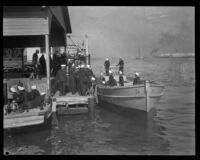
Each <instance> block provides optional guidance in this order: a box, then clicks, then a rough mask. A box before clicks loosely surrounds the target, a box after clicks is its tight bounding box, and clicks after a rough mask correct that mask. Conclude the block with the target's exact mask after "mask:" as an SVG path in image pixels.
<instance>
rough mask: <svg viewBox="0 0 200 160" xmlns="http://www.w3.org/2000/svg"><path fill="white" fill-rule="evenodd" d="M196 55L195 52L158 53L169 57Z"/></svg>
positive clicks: (162, 56) (163, 56)
mask: <svg viewBox="0 0 200 160" xmlns="http://www.w3.org/2000/svg"><path fill="white" fill-rule="evenodd" d="M194 56H195V54H194V53H162V54H160V55H158V57H161V58H169V57H174V58H178V57H180V58H181V57H194Z"/></svg>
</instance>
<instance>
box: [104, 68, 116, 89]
mask: <svg viewBox="0 0 200 160" xmlns="http://www.w3.org/2000/svg"><path fill="white" fill-rule="evenodd" d="M109 74H110V75H109V80H108V81H107V82H106V85H107V86H111V87H112V86H117V81H116V80H115V79H114V76H113V72H112V71H111V70H110V71H109Z"/></svg>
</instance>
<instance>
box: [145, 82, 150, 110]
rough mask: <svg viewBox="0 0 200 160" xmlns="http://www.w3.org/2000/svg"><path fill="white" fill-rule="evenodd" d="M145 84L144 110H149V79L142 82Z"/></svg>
mask: <svg viewBox="0 0 200 160" xmlns="http://www.w3.org/2000/svg"><path fill="white" fill-rule="evenodd" d="M144 84H145V85H144V86H145V96H146V111H147V112H149V110H150V106H149V105H150V104H149V91H150V84H149V81H147V80H146V81H145V82H144Z"/></svg>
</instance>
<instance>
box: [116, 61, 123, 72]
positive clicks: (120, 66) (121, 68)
mask: <svg viewBox="0 0 200 160" xmlns="http://www.w3.org/2000/svg"><path fill="white" fill-rule="evenodd" d="M116 66H119V71H121V72H122V74H123V73H124V61H123V60H122V58H120V59H119V63H118V64H117V65H116Z"/></svg>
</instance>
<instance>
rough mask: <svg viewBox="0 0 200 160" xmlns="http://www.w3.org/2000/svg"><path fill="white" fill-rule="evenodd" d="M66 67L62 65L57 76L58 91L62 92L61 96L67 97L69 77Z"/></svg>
mask: <svg viewBox="0 0 200 160" xmlns="http://www.w3.org/2000/svg"><path fill="white" fill-rule="evenodd" d="M65 67H66V65H65V64H62V65H61V69H60V70H59V71H58V72H57V74H56V81H57V84H58V89H59V91H60V96H63V95H65V93H66V92H65V87H66V82H67V75H66V69H65Z"/></svg>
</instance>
